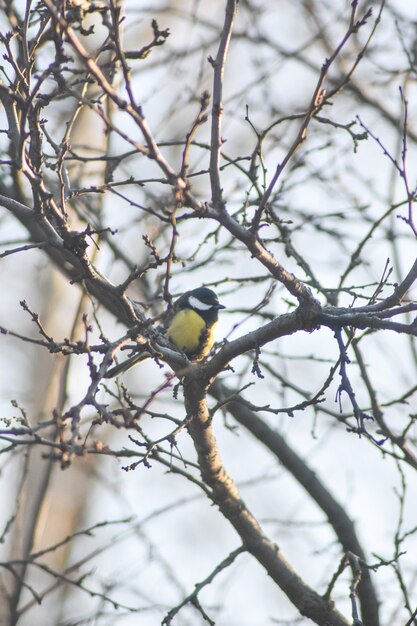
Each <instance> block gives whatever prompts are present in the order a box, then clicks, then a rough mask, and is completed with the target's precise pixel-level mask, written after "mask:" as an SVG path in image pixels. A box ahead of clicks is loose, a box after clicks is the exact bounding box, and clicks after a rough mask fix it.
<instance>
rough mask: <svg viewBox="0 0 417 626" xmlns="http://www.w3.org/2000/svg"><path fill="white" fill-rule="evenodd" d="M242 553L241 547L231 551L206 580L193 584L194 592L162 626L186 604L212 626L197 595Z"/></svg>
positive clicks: (167, 623)
mask: <svg viewBox="0 0 417 626" xmlns="http://www.w3.org/2000/svg"><path fill="white" fill-rule="evenodd" d="M244 552H246V549H245V548H244V547H243V546H241V547H240V548H237V549H236V550H233V552H231V553H230V554H229V555H228V556H227V557H226V558H225V559H224V560H223V561H222V562H221V563H219V565H218V566H217V567H216V568H215V569H214V570H213V571H212V572H211V574H209V576H207V578H205V579H204V580H203V581H202V582H200V583H196V584H195V590H194V591H193V592H192V593H190V595H189V596H187V597H186V598H184V600H183V601H182V602H181V603H180V604H178V605H177V606H176V607H174V608H172V609H170V610H169V611H168V613H167V615H166V616H165V617H164V619H163V620H162V625H163V624H166V626H169V624H171V623H172V620H173V618H174V617H175V616H176V615H177V614H178V613H179V612H180V610H181V609H182V608H183V607H184V606H186V605H187V604H192V605H194V606H195V607H196V609H197V611H199V613H201V615H202V617H203V619H204V620H205V621H206V622H208V623H209V624H211V626H214V625H215V623H216V622H214V621H213V620H211V619H210V617H209V616H208V615H207V613H206V611H205V610H204V609H203V607H202V606H201V604H200V602H199V600H198V594H199V593H200V592H201V591H202V590H203V589H204V588H205V587H207V585H210V584H211V583H212V582H213V580H214V579H215V578H216V576H218V575H219V574H220V573H221V572H222V571H223V570H224V569H226V568H227V567H230V565H232V563H233V562H234V561H235V560H236V558H237V557H238V556H239V555H240V554H242V553H244Z"/></svg>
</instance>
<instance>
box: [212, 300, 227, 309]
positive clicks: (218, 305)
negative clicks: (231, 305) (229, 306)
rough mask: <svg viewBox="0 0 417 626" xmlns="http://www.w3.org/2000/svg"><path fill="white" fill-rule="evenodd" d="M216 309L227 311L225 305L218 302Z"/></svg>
mask: <svg viewBox="0 0 417 626" xmlns="http://www.w3.org/2000/svg"><path fill="white" fill-rule="evenodd" d="M214 308H215V309H225V308H226V307H225V306H224V304H220V302H218V303H217V304H215V305H214Z"/></svg>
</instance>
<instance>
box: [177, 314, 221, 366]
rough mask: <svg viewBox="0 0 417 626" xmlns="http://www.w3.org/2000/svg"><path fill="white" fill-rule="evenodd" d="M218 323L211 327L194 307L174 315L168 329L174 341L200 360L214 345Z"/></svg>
mask: <svg viewBox="0 0 417 626" xmlns="http://www.w3.org/2000/svg"><path fill="white" fill-rule="evenodd" d="M216 326H217V323H216V324H213V325H212V326H211V327H210V328H207V327H206V323H205V321H204V320H203V318H202V317H201V315H199V314H198V313H196V312H195V311H193V310H192V309H182V310H181V311H178V313H177V314H176V315H175V316H174V319H173V320H172V322H171V324H170V325H169V326H168V329H167V331H166V335H167V337H168V338H169V339H170V341H172V343H173V344H174V345H175V346H176V347H177V348H178V350H181V351H182V352H185V354H186V355H187V356H188V357H189V358H190V359H193V360H197V361H199V360H200V359H202V358H203V357H205V356H206V354H208V353H209V352H210V350H211V348H212V347H213V343H214V336H215V329H216Z"/></svg>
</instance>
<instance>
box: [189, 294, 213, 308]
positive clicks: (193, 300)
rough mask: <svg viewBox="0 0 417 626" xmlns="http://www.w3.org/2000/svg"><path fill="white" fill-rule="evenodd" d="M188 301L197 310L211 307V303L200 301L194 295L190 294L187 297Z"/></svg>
mask: <svg viewBox="0 0 417 626" xmlns="http://www.w3.org/2000/svg"><path fill="white" fill-rule="evenodd" d="M188 303H189V305H190V306H191V307H192V308H193V309H197V311H208V310H209V309H212V308H213V305H212V304H206V303H205V302H201V300H199V299H198V298H196V297H195V296H190V297H189V298H188Z"/></svg>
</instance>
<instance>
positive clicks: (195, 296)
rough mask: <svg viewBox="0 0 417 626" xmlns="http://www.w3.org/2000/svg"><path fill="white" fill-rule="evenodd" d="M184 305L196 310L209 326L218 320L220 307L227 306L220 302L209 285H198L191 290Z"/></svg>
mask: <svg viewBox="0 0 417 626" xmlns="http://www.w3.org/2000/svg"><path fill="white" fill-rule="evenodd" d="M183 307H184V308H187V309H193V310H194V311H196V312H197V313H198V314H199V315H201V317H203V318H204V320H205V321H206V324H207V325H208V326H210V325H211V324H214V323H215V322H217V317H218V311H219V309H225V308H226V307H225V306H224V305H223V304H220V302H219V300H218V298H217V296H216V294H215V293H214V291H212V290H211V289H208V288H207V287H198V288H197V289H193V290H192V291H189V292H188V294H187V297H186V298H185V300H184V304H183Z"/></svg>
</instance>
